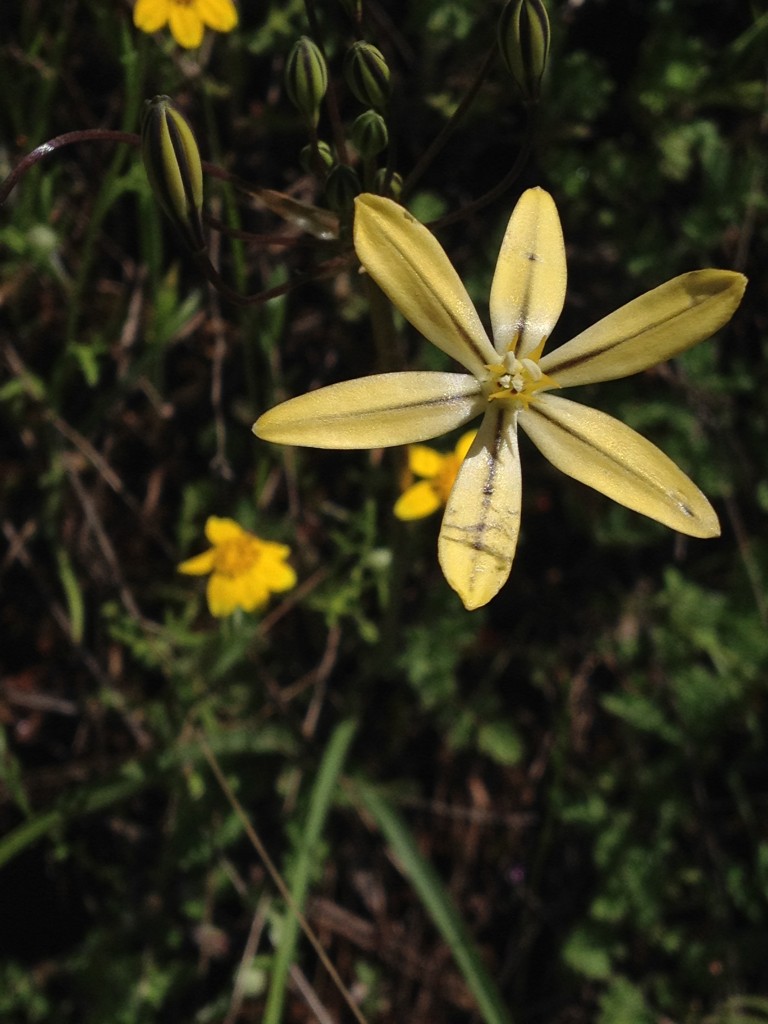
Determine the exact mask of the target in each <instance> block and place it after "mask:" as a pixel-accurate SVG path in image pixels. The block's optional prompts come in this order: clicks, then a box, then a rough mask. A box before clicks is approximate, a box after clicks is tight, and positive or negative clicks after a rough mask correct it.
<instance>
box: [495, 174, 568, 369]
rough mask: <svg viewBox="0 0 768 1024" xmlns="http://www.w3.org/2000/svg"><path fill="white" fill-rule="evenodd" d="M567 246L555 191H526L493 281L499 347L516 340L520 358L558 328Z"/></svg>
mask: <svg viewBox="0 0 768 1024" xmlns="http://www.w3.org/2000/svg"><path fill="white" fill-rule="evenodd" d="M566 276H567V275H566V265H565V246H564V244H563V230H562V228H561V227H560V217H559V215H558V212H557V207H556V206H555V201H554V199H553V198H552V196H551V195H550V194H549V193H548V192H545V191H544V189H541V188H530V189H528V191H527V192H523V194H522V196H521V197H520V200H519V202H518V204H517V206H516V207H515V208H514V210H513V211H512V216H511V217H510V218H509V224H508V225H507V230H506V233H505V235H504V240H503V242H502V243H501V250H500V252H499V258H498V261H497V263H496V272H495V274H494V276H493V284H492V286H491V323H492V325H493V343H494V345H495V346H496V351H497V352H498V353H499V354H500V355H504V354H505V353H506V352H507V351H508V349H509V347H510V345H512V346H513V350H514V353H515V355H516V356H517V358H518V359H523V358H525V357H526V356H528V355H530V353H531V352H533V351H535V349H537V348H538V347H539V345H540V344H541V343H542V341H543V340H544V339H545V338H548V337H549V335H550V334H551V333H552V328H553V327H554V326H555V324H556V323H557V321H558V318H559V316H560V314H561V312H562V310H563V302H564V301H565V283H566Z"/></svg>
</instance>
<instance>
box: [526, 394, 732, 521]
mask: <svg viewBox="0 0 768 1024" xmlns="http://www.w3.org/2000/svg"><path fill="white" fill-rule="evenodd" d="M519 422H520V426H521V427H522V428H523V430H524V431H525V432H526V434H528V436H529V437H530V439H531V440H532V441H533V443H534V444H535V445H536V447H537V448H538V449H539V451H540V452H541V453H542V455H544V456H545V457H546V458H547V459H549V461H550V462H551V463H552V464H553V465H554V466H556V467H557V468H558V469H560V470H562V471H563V473H567V474H568V476H572V477H574V479H576V480H580V481H581V482H582V483H584V484H587V486H589V487H594V488H595V490H597V491H601V492H602V493H603V494H607V495H608V497H609V498H613V500H614V501H617V502H619V504H621V505H626V506H627V508H631V509H634V510H635V511H636V512H641V513H642V514H643V515H645V516H649V517H650V518H651V519H656V520H658V522H660V523H664V525H665V526H670V527H671V528H672V529H673V530H679V531H680V533H687V534H688V535H689V536H691V537H717V536H718V534H719V533H720V524H719V523H718V521H717V515H716V514H715V510H714V509H713V508H712V506H711V505H710V503H709V502H708V501H707V499H706V498H705V497H704V495H703V494H702V493H701V491H700V490H699V489H698V487H697V486H696V485H695V484H694V483H693V482H692V481H691V480H689V479H688V477H687V476H686V475H685V473H683V472H682V470H680V469H678V467H677V466H676V465H675V463H674V462H673V461H672V460H671V459H670V458H668V457H667V456H666V455H665V454H664V453H663V452H662V451H659V449H658V448H657V447H656V446H655V445H652V444H651V442H650V441H646V439H645V438H644V437H641V436H640V434H638V433H636V432H635V431H634V430H632V429H631V428H630V427H627V426H626V425H625V424H624V423H621V422H620V421H619V420H615V419H614V418H613V417H612V416H606V414H605V413H603V412H598V411H597V410H596V409H590V408H589V407H588V406H586V405H581V404H580V403H579V402H570V401H568V399H565V398H559V397H557V396H555V395H542V396H541V397H540V398H538V399H537V400H536V401H535V402H532V403H531V405H530V406H529V407H528V408H527V409H524V410H522V411H521V412H520V415H519Z"/></svg>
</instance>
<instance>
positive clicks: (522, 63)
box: [142, 0, 550, 254]
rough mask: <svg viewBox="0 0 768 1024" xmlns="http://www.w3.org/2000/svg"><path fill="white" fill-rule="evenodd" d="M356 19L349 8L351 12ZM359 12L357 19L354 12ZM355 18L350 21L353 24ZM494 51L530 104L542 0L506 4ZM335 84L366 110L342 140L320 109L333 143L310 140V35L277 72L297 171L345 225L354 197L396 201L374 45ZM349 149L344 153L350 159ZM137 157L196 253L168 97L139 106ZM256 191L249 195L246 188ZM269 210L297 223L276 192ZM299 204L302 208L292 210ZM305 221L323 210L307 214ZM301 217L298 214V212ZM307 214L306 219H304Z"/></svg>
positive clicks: (188, 142)
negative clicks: (305, 135)
mask: <svg viewBox="0 0 768 1024" xmlns="http://www.w3.org/2000/svg"><path fill="white" fill-rule="evenodd" d="M351 6H352V7H353V8H354V10H351V13H352V14H355V12H356V11H357V6H356V5H355V4H354V3H353V4H352V5H351ZM358 13H359V12H358ZM356 20H358V21H359V19H357V17H356ZM498 43H499V48H500V51H501V54H502V57H503V60H504V63H505V65H506V67H507V69H508V71H509V73H510V74H511V75H512V77H513V78H514V80H515V82H516V83H517V85H518V87H519V89H520V91H521V93H522V96H523V98H524V99H525V101H526V102H527V103H529V104H534V103H536V102H537V101H538V99H539V95H540V90H541V83H542V79H543V76H544V72H545V70H546V66H547V59H548V55H549V47H550V30H549V19H548V17H547V12H546V8H545V6H544V0H508V2H507V3H506V5H505V7H504V8H503V10H502V12H501V15H500V18H499V22H498ZM342 70H343V79H344V83H345V84H346V87H347V89H348V90H349V92H350V93H351V94H352V96H354V97H355V99H356V100H357V101H358V102H359V103H360V104H362V105H363V107H364V108H365V109H364V110H363V112H362V113H360V114H359V115H358V116H357V117H356V118H355V120H354V121H353V123H352V125H351V127H350V129H349V132H348V136H347V137H345V133H344V131H343V129H342V127H341V125H340V123H339V119H338V113H337V112H336V106H335V102H334V103H333V104H329V113H330V114H331V118H330V119H331V126H332V129H333V139H334V144H333V145H331V144H330V143H329V142H326V141H325V140H323V139H321V138H318V134H317V128H318V124H319V121H320V113H321V109H322V106H323V102H324V100H325V99H326V96H327V94H328V89H329V70H328V64H327V61H326V58H325V55H324V53H323V50H322V48H321V47H320V45H318V43H317V42H315V41H314V40H313V39H311V38H310V37H309V36H302V37H301V38H300V39H299V40H298V41H297V42H296V43H295V44H294V46H293V47H292V49H291V51H290V53H289V55H288V58H287V60H286V65H285V90H286V94H287V96H288V98H289V99H290V101H291V103H292V104H293V105H294V106H295V108H296V109H297V110H298V111H299V113H300V114H301V115H302V117H303V118H304V120H305V122H306V125H307V128H308V131H309V135H310V144H309V145H308V146H306V147H305V148H304V149H303V150H302V153H301V162H302V165H303V166H304V168H305V169H306V170H307V171H308V172H311V173H313V174H315V175H316V176H317V177H318V178H319V179H320V180H321V182H322V184H323V189H324V194H325V201H326V204H327V207H328V208H330V210H332V211H333V214H328V215H327V216H334V215H337V217H338V220H339V221H340V222H341V224H342V230H343V225H345V224H346V225H347V226H349V224H350V223H351V218H352V210H353V204H354V200H355V198H356V197H357V196H358V195H360V193H361V192H363V191H372V192H377V193H379V194H385V195H390V196H394V197H395V198H396V197H397V196H398V195H399V193H400V189H401V187H402V178H401V177H400V175H398V174H397V173H396V172H395V171H394V168H393V167H392V166H391V156H390V157H389V159H387V155H388V154H390V146H389V144H390V138H389V126H388V123H387V114H388V110H389V105H390V97H391V80H390V71H389V67H388V65H387V61H386V59H385V57H384V55H383V54H382V52H381V50H379V49H378V47H376V46H374V45H373V44H372V43H369V42H365V41H361V40H358V41H357V42H355V43H353V44H352V45H351V46H350V48H349V49H348V50H347V52H346V54H345V55H344V60H343V67H342ZM349 143H351V146H352V151H353V152H352V155H351V156H350V152H349V145H348V144H349ZM142 149H143V157H144V164H145V167H146V171H147V176H148V178H149V182H150V184H151V186H152V189H153V192H154V194H155V196H156V197H157V199H158V201H159V203H160V205H161V207H162V208H163V210H164V211H165V213H166V214H167V215H168V217H169V218H170V220H171V221H172V223H173V224H174V225H175V227H176V229H177V230H178V231H179V233H180V235H181V237H182V239H183V240H184V242H185V243H186V245H187V246H188V247H189V249H190V250H191V251H192V252H193V253H195V254H202V253H204V251H205V240H204V235H203V227H202V204H203V182H202V165H201V160H200V154H199V150H198V147H197V143H196V141H195V137H194V134H193V132H192V129H191V127H190V126H189V124H188V123H187V121H186V120H185V118H184V116H183V115H182V114H181V113H180V111H179V110H178V109H177V108H176V107H175V106H174V105H173V103H172V102H171V100H170V99H169V98H168V97H167V96H158V97H155V99H153V100H151V101H149V102H148V103H147V107H146V112H145V116H144V121H143V125H142ZM254 191H256V190H254ZM258 193H259V194H260V195H262V198H264V199H265V201H266V203H267V205H268V206H270V208H272V209H273V210H275V212H277V213H278V214H280V215H281V216H285V215H286V210H287V211H288V215H289V216H288V219H289V220H290V219H292V220H296V216H295V214H296V210H295V207H296V206H297V204H296V203H295V202H294V203H290V202H289V203H288V204H287V205H286V203H285V202H279V201H276V200H274V197H275V196H277V197H278V198H283V199H285V198H287V197H280V194H279V193H272V192H269V190H265V189H260V190H258ZM298 205H301V204H298ZM307 210H311V211H312V212H313V213H314V214H318V215H319V214H321V213H322V211H319V210H315V209H314V208H307ZM299 212H301V211H299ZM305 212H306V211H305Z"/></svg>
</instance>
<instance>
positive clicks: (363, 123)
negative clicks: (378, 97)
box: [350, 110, 389, 160]
mask: <svg viewBox="0 0 768 1024" xmlns="http://www.w3.org/2000/svg"><path fill="white" fill-rule="evenodd" d="M350 134H351V138H352V144H353V145H354V147H355V149H356V150H357V152H358V153H359V154H360V156H361V157H362V158H363V160H371V159H373V157H375V156H377V155H378V154H379V153H380V152H381V151H382V149H386V146H387V142H388V141H389V133H388V132H387V125H386V122H385V121H384V118H383V117H382V116H381V114H377V113H376V111H375V110H366V112H365V113H364V114H361V115H360V117H358V118H356V119H355V122H354V124H353V125H352V130H351V133H350Z"/></svg>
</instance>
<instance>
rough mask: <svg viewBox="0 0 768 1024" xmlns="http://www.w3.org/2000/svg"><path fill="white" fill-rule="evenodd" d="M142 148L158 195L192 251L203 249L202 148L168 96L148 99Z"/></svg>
mask: <svg viewBox="0 0 768 1024" xmlns="http://www.w3.org/2000/svg"><path fill="white" fill-rule="evenodd" d="M141 148H142V155H143V157H144V167H145V169H146V172H147V177H148V178H149V183H150V185H151V186H152V191H153V192H154V194H155V198H156V199H157V201H158V202H159V203H160V205H161V206H162V208H163V210H164V211H165V213H166V214H167V215H168V217H169V218H170V219H171V221H173V223H174V224H175V226H176V229H177V230H178V231H179V233H180V234H181V236H182V238H183V239H184V242H185V243H186V245H187V246H188V247H189V248H190V249H191V250H192V252H202V251H203V250H204V249H205V239H204V237H203V220H202V209H203V168H202V165H201V163H200V151H199V149H198V148H197V142H196V141H195V136H194V134H193V132H192V129H191V128H190V126H189V123H188V122H187V120H186V118H185V117H184V116H183V115H182V114H181V112H180V111H179V110H178V109H177V107H175V106H174V104H173V103H172V101H171V100H170V98H169V97H168V96H155V98H154V99H152V100H148V101H147V103H146V107H145V111H144V120H143V122H142V126H141Z"/></svg>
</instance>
